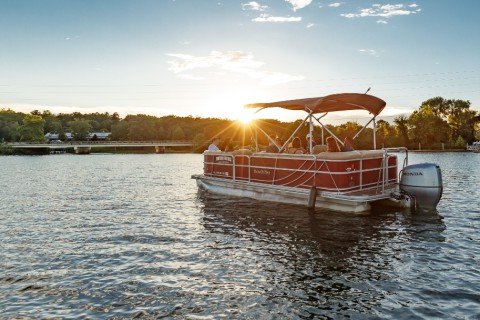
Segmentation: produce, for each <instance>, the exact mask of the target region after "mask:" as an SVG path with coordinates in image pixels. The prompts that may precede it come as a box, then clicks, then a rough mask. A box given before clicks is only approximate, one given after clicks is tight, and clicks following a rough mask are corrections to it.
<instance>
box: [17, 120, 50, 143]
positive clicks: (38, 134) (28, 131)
mask: <svg viewBox="0 0 480 320" xmlns="http://www.w3.org/2000/svg"><path fill="white" fill-rule="evenodd" d="M44 125H45V121H44V120H43V119H42V116H40V115H36V114H27V115H25V117H24V118H23V125H21V126H20V127H18V132H19V134H20V141H28V142H42V141H44V140H45V136H44V133H43V126H44Z"/></svg>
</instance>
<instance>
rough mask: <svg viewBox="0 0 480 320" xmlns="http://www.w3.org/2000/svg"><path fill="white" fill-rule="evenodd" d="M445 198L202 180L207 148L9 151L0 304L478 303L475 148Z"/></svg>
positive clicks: (39, 307)
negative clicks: (390, 199)
mask: <svg viewBox="0 0 480 320" xmlns="http://www.w3.org/2000/svg"><path fill="white" fill-rule="evenodd" d="M416 162H436V163H438V164H439V165H440V166H441V168H442V173H443V178H444V184H445V191H444V195H443V198H442V200H441V202H440V204H439V206H438V212H433V213H410V212H405V211H400V210H395V209H393V210H392V209H389V210H387V209H379V210H376V211H374V212H372V213H370V214H367V215H361V216H355V215H350V214H344V213H343V214H341V213H334V212H328V211H321V210H317V211H316V212H315V214H311V213H309V212H308V211H307V210H306V209H304V208H301V207H294V206H288V205H280V204H272V203H268V204H264V203H260V202H256V201H251V200H246V199H237V198H227V197H222V196H212V195H205V194H203V193H199V192H198V191H197V186H196V183H195V181H194V180H192V179H191V178H190V176H191V174H194V173H200V172H201V171H202V166H203V164H202V156H201V155H192V154H163V155H156V154H151V155H107V154H92V155H86V156H81V155H69V154H66V155H49V156H29V157H28V156H25V157H23V156H9V157H0V222H1V223H0V318H22V317H23V318H27V319H28V318H62V319H69V318H70V319H80V318H82V319H83V318H90V319H105V318H111V319H119V318H139V319H317V318H318V319H328V318H332V319H338V318H353V319H372V318H381V319H480V271H479V269H480V267H479V266H480V233H479V230H480V191H479V190H480V189H479V186H480V170H479V164H480V154H469V153H435V154H433V153H431V154H430V153H415V154H410V163H416Z"/></svg>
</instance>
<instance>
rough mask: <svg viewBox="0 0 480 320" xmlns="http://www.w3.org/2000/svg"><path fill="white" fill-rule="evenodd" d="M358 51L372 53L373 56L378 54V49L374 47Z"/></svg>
mask: <svg viewBox="0 0 480 320" xmlns="http://www.w3.org/2000/svg"><path fill="white" fill-rule="evenodd" d="M358 51H359V52H361V53H366V54H369V55H372V56H378V54H377V50H374V49H358Z"/></svg>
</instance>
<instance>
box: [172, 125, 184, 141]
mask: <svg viewBox="0 0 480 320" xmlns="http://www.w3.org/2000/svg"><path fill="white" fill-rule="evenodd" d="M183 139H185V133H183V129H182V128H181V127H180V126H176V127H175V129H173V131H172V140H183Z"/></svg>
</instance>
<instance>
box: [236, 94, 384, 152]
mask: <svg viewBox="0 0 480 320" xmlns="http://www.w3.org/2000/svg"><path fill="white" fill-rule="evenodd" d="M385 105H386V102H385V101H383V100H382V99H380V98H377V97H374V96H371V95H368V94H361V93H340V94H332V95H329V96H325V97H318V98H307V99H297V100H286V101H277V102H268V103H253V104H247V105H246V106H245V108H258V110H257V111H256V112H255V113H258V112H259V111H260V110H263V109H266V108H274V107H278V108H283V109H287V110H303V111H307V112H308V115H307V117H306V118H305V119H304V120H303V121H302V123H301V124H300V126H298V127H297V129H296V130H295V131H294V133H293V134H292V135H291V136H290V138H288V140H287V142H285V145H286V144H287V143H288V141H290V140H291V139H292V138H293V136H294V135H295V134H296V133H297V131H298V130H299V129H300V127H301V126H302V125H303V124H304V123H305V122H306V121H307V119H309V122H310V126H309V134H310V135H311V134H312V132H313V121H312V118H313V119H315V120H316V121H317V122H318V123H319V124H320V125H321V127H322V143H323V130H327V132H328V133H330V134H331V135H332V136H333V137H334V138H335V139H336V140H337V141H338V142H340V143H341V144H343V142H342V141H340V139H339V138H338V137H337V136H335V134H333V132H331V131H330V130H329V129H328V128H327V127H325V126H324V125H323V123H322V122H321V121H320V119H321V118H323V117H324V116H326V115H327V113H328V112H333V111H350V110H365V111H368V112H369V113H370V114H372V115H373V117H372V119H371V120H370V121H369V122H368V123H367V124H366V125H365V126H364V127H363V128H362V129H360V130H359V131H358V132H357V134H356V135H355V136H354V137H353V138H354V139H355V138H356V137H357V136H358V135H359V134H360V133H361V132H362V131H363V130H364V129H365V128H366V127H367V126H368V125H369V124H370V122H372V121H373V126H374V130H373V131H374V133H373V138H374V139H373V145H374V149H376V147H377V146H376V121H375V118H376V117H377V116H378V114H379V113H380V112H381V111H382V110H383V109H384V108H385ZM317 113H324V114H323V115H322V116H321V117H318V118H316V117H314V114H317ZM285 145H284V146H283V147H285ZM283 147H282V149H283ZM311 148H312V146H311V143H310V146H309V149H310V150H311Z"/></svg>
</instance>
